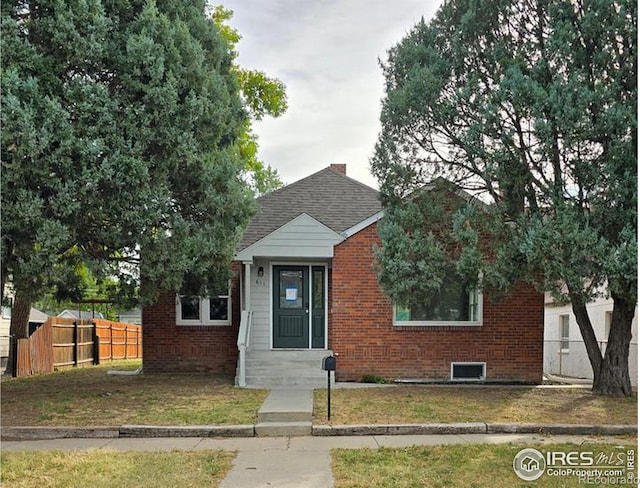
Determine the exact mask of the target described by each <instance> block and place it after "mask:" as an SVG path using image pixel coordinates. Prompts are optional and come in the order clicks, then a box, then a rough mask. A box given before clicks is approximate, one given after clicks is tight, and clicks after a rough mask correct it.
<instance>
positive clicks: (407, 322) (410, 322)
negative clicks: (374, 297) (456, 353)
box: [392, 291, 483, 327]
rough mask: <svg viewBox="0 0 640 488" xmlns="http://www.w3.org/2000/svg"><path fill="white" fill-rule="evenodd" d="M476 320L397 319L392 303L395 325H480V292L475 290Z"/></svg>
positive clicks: (481, 306)
mask: <svg viewBox="0 0 640 488" xmlns="http://www.w3.org/2000/svg"><path fill="white" fill-rule="evenodd" d="M477 299H478V311H477V313H478V320H464V321H463V320H397V319H396V304H395V303H394V304H393V311H392V313H393V325H394V326H396V327H482V319H483V317H482V312H483V299H482V292H481V291H478V292H477Z"/></svg>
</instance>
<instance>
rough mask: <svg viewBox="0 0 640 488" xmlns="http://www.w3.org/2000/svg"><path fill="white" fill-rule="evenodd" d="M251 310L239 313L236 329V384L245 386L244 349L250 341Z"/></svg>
mask: <svg viewBox="0 0 640 488" xmlns="http://www.w3.org/2000/svg"><path fill="white" fill-rule="evenodd" d="M252 322H253V311H252V310H243V311H242V313H241V314H240V329H239V330H238V351H239V353H240V354H239V357H238V386H240V387H245V386H247V381H246V351H247V349H248V348H249V343H250V341H251V324H252Z"/></svg>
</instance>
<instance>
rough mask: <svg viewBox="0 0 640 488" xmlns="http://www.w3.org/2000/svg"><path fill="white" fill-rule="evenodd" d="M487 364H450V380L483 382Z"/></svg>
mask: <svg viewBox="0 0 640 488" xmlns="http://www.w3.org/2000/svg"><path fill="white" fill-rule="evenodd" d="M486 369H487V363H451V380H453V381H484V380H485V376H486Z"/></svg>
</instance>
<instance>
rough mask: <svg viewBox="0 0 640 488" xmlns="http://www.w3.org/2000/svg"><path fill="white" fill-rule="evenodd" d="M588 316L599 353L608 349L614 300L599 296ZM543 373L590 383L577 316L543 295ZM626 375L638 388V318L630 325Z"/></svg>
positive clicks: (588, 363)
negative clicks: (627, 374) (627, 371)
mask: <svg viewBox="0 0 640 488" xmlns="http://www.w3.org/2000/svg"><path fill="white" fill-rule="evenodd" d="M587 313H588V314H589V318H590V319H591V324H592V326H593V331H594V332H595V334H596V338H597V339H598V343H599V344H600V351H601V352H602V353H603V354H604V352H605V350H606V348H607V340H608V337H609V331H610V330H611V318H612V314H613V300H612V299H611V298H604V297H599V298H596V299H594V300H593V301H592V302H590V303H588V304H587ZM544 373H545V374H546V375H550V376H554V377H555V376H559V377H564V378H567V377H568V379H567V381H573V379H575V378H582V379H584V380H587V382H589V381H592V380H593V369H592V368H591V363H590V362H589V357H588V356H587V349H586V346H585V345H584V340H583V339H582V334H581V333H580V329H579V328H578V322H577V321H576V316H575V315H574V313H573V309H572V307H571V304H567V303H558V302H556V301H554V299H553V297H552V296H551V294H549V293H547V294H545V310H544ZM629 376H630V378H631V385H632V386H633V387H637V386H638V315H637V312H636V315H635V316H634V317H633V322H632V323H631V343H630V344H629Z"/></svg>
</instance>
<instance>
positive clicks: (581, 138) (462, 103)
mask: <svg viewBox="0 0 640 488" xmlns="http://www.w3.org/2000/svg"><path fill="white" fill-rule="evenodd" d="M637 58H638V53H637V3H636V2H633V1H630V0H622V1H616V2H611V1H607V0H591V1H588V2H574V1H571V0H552V1H543V0H535V1H533V2H530V1H525V0H497V1H494V2H479V1H476V0H451V1H447V2H445V3H443V5H442V7H441V8H440V10H439V11H438V13H437V14H436V16H435V18H434V19H433V20H432V21H431V22H429V23H428V24H427V23H425V22H424V21H423V22H420V23H419V24H417V25H416V26H415V27H414V28H413V29H412V30H411V31H410V32H409V34H408V35H407V36H406V37H405V38H404V39H403V40H402V41H401V42H400V43H399V44H398V45H397V46H396V47H394V48H393V49H391V50H390V51H389V59H388V62H387V63H385V64H384V65H383V70H384V75H385V79H386V95H385V98H384V100H383V106H382V112H381V122H382V131H381V134H380V138H379V140H378V143H377V145H376V150H375V154H374V157H373V159H372V168H373V172H374V174H375V175H376V176H377V177H378V179H379V180H380V183H381V189H382V191H383V194H384V201H385V204H386V205H387V207H388V210H387V211H386V218H387V219H389V220H395V221H396V222H392V223H386V224H383V225H382V226H381V232H380V235H381V238H382V244H383V247H382V252H379V261H380V263H381V264H380V273H379V275H380V281H381V283H382V284H383V286H384V287H385V288H386V289H387V291H388V292H389V294H390V295H391V297H392V298H394V299H396V300H400V301H403V302H405V301H406V300H409V299H410V298H411V297H412V296H415V295H416V294H418V295H420V294H421V292H422V293H423V294H424V293H427V292H428V289H429V288H430V287H431V286H435V284H437V281H438V280H439V279H440V277H441V276H442V274H443V273H445V272H446V271H443V269H444V270H446V269H447V268H449V269H450V268H451V262H450V258H451V259H453V260H454V261H455V262H456V266H457V271H458V272H459V273H463V274H464V273H466V274H468V275H469V276H480V279H481V283H480V284H481V286H482V287H483V288H484V289H485V290H489V291H494V292H497V293H504V292H506V291H508V290H509V288H510V287H511V286H512V285H513V284H514V283H515V282H516V281H518V280H522V279H524V280H528V281H529V282H531V283H534V284H536V285H537V286H538V287H539V289H540V290H546V291H551V292H552V293H553V295H554V296H555V298H556V299H559V300H562V301H565V302H569V301H570V302H571V304H572V307H573V310H574V313H575V314H576V318H577V323H578V326H579V328H580V331H581V333H582V336H583V338H584V340H585V345H586V348H587V353H588V356H589V359H590V362H591V365H592V368H593V370H594V378H595V381H594V390H595V391H598V392H600V393H606V394H614V395H619V394H623V395H629V394H631V383H630V381H629V373H628V368H627V363H628V355H629V347H628V346H629V341H630V339H631V321H632V318H633V310H634V308H635V306H636V303H637V284H638V280H637V248H638V245H637V229H638V226H637V156H636V154H637V148H638V141H637V114H636V112H637ZM436 177H445V178H447V179H448V180H450V181H452V182H453V183H455V184H457V185H458V186H459V187H460V188H462V189H464V190H467V191H469V192H470V194H473V195H474V196H478V197H479V198H481V199H482V200H483V201H485V202H487V203H489V205H488V206H487V208H486V209H484V211H483V212H480V213H479V212H478V211H477V209H472V208H464V207H461V208H448V213H449V214H450V216H449V218H450V221H451V222H453V227H452V229H451V230H450V232H449V233H447V232H442V231H439V230H438V228H439V227H438V226H439V224H438V222H431V221H430V220H429V219H430V216H429V213H427V212H424V211H423V210H421V209H420V207H419V205H417V204H416V202H417V201H418V199H416V198H414V197H413V195H416V194H420V193H423V192H424V190H423V186H424V185H425V182H428V181H430V180H433V179H434V178H436ZM409 196H411V198H408V197H409ZM436 205H440V206H443V202H440V203H437V202H436ZM447 205H448V203H446V202H445V203H444V206H445V207H446V206H447ZM468 205H469V206H470V205H471V204H470V203H469V204H468ZM398 209H399V210H398ZM393 225H395V226H396V227H397V228H395V229H393V228H392V227H391V226H393ZM428 226H433V227H434V228H435V229H436V230H434V231H431V230H427V233H426V234H425V233H424V232H425V229H426V228H428ZM420 232H421V233H422V234H420ZM412 236H415V237H413V238H412ZM487 242H488V243H490V246H485V247H484V248H483V243H487ZM443 256H446V258H443ZM414 270H415V272H413V271H414ZM418 272H419V273H430V274H429V276H428V277H426V278H424V279H423V282H422V283H420V282H419V273H418ZM606 293H608V294H609V295H610V296H611V298H612V299H613V303H614V310H613V314H612V316H613V319H612V324H611V332H610V334H609V338H608V339H609V340H608V346H607V351H606V353H605V355H604V357H603V356H602V353H601V351H600V348H599V346H598V344H597V341H596V336H595V334H594V332H593V327H592V325H591V322H590V319H589V315H588V313H587V311H586V308H585V304H586V303H588V302H589V301H591V300H592V299H594V298H595V297H597V296H599V295H603V294H606Z"/></svg>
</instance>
